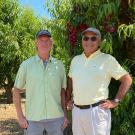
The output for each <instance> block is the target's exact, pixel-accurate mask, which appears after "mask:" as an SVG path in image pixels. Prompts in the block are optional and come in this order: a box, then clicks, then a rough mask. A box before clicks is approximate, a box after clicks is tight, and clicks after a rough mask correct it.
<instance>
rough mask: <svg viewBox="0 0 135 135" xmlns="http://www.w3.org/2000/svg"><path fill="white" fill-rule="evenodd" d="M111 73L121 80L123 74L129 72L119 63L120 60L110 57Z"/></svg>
mask: <svg viewBox="0 0 135 135" xmlns="http://www.w3.org/2000/svg"><path fill="white" fill-rule="evenodd" d="M108 64H109V65H108V66H109V69H108V71H109V74H110V76H111V77H112V78H114V79H116V80H119V79H120V78H121V77H122V76H124V75H126V74H128V72H127V71H126V70H125V69H124V68H123V67H122V66H121V65H120V64H119V63H118V61H117V60H116V59H115V58H114V57H113V56H110V57H109V62H108Z"/></svg>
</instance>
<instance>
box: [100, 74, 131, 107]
mask: <svg viewBox="0 0 135 135" xmlns="http://www.w3.org/2000/svg"><path fill="white" fill-rule="evenodd" d="M119 80H120V82H121V84H120V86H119V89H118V92H117V94H116V96H115V99H119V100H122V99H123V98H124V96H125V95H126V93H127V91H128V90H129V88H130V86H131V84H132V78H131V77H130V75H128V74H126V75H124V76H122V77H121V78H120V79H119ZM117 105H118V103H116V102H114V101H110V100H106V102H105V103H103V104H101V105H100V106H101V107H102V108H105V109H108V108H114V107H116V106H117Z"/></svg>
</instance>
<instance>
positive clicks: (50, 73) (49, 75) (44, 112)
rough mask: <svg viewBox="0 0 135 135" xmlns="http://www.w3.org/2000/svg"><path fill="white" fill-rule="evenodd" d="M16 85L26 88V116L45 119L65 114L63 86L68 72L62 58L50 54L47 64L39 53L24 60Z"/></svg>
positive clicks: (64, 86) (36, 119)
mask: <svg viewBox="0 0 135 135" xmlns="http://www.w3.org/2000/svg"><path fill="white" fill-rule="evenodd" d="M14 87H16V88H18V89H20V90H22V89H24V88H25V89H26V109H25V110H26V118H27V119H28V120H34V121H39V120H44V119H52V118H59V117H62V116H63V115H64V113H63V110H62V107H61V95H60V93H61V88H66V74H65V68H64V65H63V64H62V62H61V61H60V60H57V59H56V58H53V57H51V56H50V58H49V61H48V63H47V65H46V66H45V65H44V63H43V61H42V60H41V59H40V57H39V56H38V55H36V56H33V57H31V58H29V59H27V60H26V61H24V62H23V63H22V64H21V65H20V68H19V71H18V73H17V76H16V80H15V84H14Z"/></svg>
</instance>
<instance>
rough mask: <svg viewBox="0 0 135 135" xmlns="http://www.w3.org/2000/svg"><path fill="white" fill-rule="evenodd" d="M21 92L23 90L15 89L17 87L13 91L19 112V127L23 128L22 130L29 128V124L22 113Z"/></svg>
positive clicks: (14, 101)
mask: <svg viewBox="0 0 135 135" xmlns="http://www.w3.org/2000/svg"><path fill="white" fill-rule="evenodd" d="M20 91H21V90H19V89H17V88H15V87H14V88H13V89H12V93H13V103H14V104H15V107H16V112H17V117H18V121H19V125H20V126H21V128H27V127H28V123H27V120H26V118H25V117H24V115H23V111H22V107H21V94H20Z"/></svg>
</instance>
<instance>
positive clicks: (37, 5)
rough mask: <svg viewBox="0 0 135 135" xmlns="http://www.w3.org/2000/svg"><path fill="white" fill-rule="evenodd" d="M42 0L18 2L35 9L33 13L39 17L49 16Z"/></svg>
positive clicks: (22, 0)
mask: <svg viewBox="0 0 135 135" xmlns="http://www.w3.org/2000/svg"><path fill="white" fill-rule="evenodd" d="M44 1H45V0H20V4H21V5H22V6H28V7H32V8H33V9H34V11H35V14H36V15H38V16H40V17H45V16H46V17H48V18H50V15H49V13H48V11H47V9H45V8H44Z"/></svg>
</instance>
